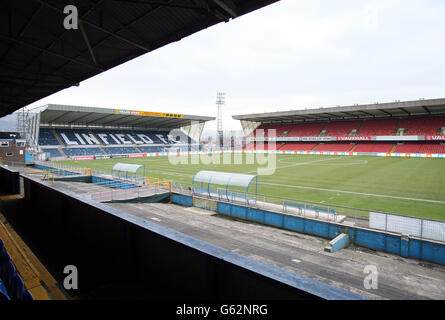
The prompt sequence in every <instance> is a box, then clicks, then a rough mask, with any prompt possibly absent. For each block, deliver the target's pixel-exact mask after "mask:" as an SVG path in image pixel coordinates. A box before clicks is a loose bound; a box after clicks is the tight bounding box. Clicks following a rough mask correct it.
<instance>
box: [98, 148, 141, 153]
mask: <svg viewBox="0 0 445 320" xmlns="http://www.w3.org/2000/svg"><path fill="white" fill-rule="evenodd" d="M104 150H105V152H107V153H108V154H129V153H139V151H138V150H136V148H134V147H106V148H104Z"/></svg>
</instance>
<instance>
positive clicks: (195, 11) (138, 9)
mask: <svg viewBox="0 0 445 320" xmlns="http://www.w3.org/2000/svg"><path fill="white" fill-rule="evenodd" d="M276 1H278V0H208V1H207V0H158V1H148V0H147V1H144V0H140V1H135V0H134V1H132V0H129V1H124V0H107V1H105V0H88V1H86V0H77V1H75V4H76V7H77V9H78V13H79V17H80V21H81V26H82V27H83V30H84V31H85V34H86V38H85V37H84V35H83V33H82V28H79V29H77V30H66V29H65V28H64V27H63V20H64V18H65V17H66V15H65V14H64V13H63V8H64V7H65V6H66V5H67V4H69V3H70V2H69V1H68V2H67V1H61V0H46V1H43V0H33V1H31V0H4V1H2V10H0V116H4V115H7V114H9V113H11V112H13V111H15V110H17V109H20V108H21V107H23V106H26V105H28V104H30V103H32V102H34V101H37V100H39V99H42V98H44V97H46V96H48V95H50V94H53V93H55V92H57V91H60V90H62V89H65V88H69V87H71V86H73V85H76V84H77V83H79V82H81V81H84V80H86V79H88V78H90V77H92V76H95V75H97V74H99V73H101V72H103V71H105V70H108V69H110V68H113V67H115V66H117V65H119V64H122V63H124V62H126V61H129V60H131V59H133V58H135V57H138V56H140V55H142V54H145V53H147V52H150V51H152V50H155V49H157V48H159V47H162V46H164V45H166V44H168V43H171V42H174V41H178V40H180V39H181V38H184V37H186V36H188V35H191V34H193V33H195V32H197V31H200V30H202V29H205V28H208V27H210V26H212V25H214V24H217V23H220V22H222V21H228V20H229V19H231V18H233V17H236V16H240V15H243V14H246V13H248V12H250V11H253V10H256V9H258V8H261V7H263V6H266V5H268V4H271V3H273V2H276Z"/></svg>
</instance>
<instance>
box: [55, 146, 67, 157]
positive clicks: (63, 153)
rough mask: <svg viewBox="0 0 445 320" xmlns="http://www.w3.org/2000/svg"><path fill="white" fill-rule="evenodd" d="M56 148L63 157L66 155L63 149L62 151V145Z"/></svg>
mask: <svg viewBox="0 0 445 320" xmlns="http://www.w3.org/2000/svg"><path fill="white" fill-rule="evenodd" d="M57 150H59V152H60V154H61V155H62V156H64V157H68V156H67V155H66V153H65V151H63V149H62V147H58V148H57Z"/></svg>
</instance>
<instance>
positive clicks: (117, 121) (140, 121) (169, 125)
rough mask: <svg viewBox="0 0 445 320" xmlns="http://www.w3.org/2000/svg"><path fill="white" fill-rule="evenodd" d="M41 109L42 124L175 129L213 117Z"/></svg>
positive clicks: (58, 106) (98, 109)
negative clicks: (178, 116)
mask: <svg viewBox="0 0 445 320" xmlns="http://www.w3.org/2000/svg"><path fill="white" fill-rule="evenodd" d="M37 109H41V112H40V123H41V124H42V125H71V126H75V125H78V126H109V127H135V128H149V129H151V128H165V129H175V128H179V127H182V126H186V125H190V124H191V122H192V121H198V122H205V121H210V120H214V119H215V118H214V117H203V116H193V115H180V116H181V117H180V118H177V117H174V116H172V117H163V116H141V115H128V114H117V113H116V109H105V108H93V107H81V106H66V105H47V106H45V107H43V108H37Z"/></svg>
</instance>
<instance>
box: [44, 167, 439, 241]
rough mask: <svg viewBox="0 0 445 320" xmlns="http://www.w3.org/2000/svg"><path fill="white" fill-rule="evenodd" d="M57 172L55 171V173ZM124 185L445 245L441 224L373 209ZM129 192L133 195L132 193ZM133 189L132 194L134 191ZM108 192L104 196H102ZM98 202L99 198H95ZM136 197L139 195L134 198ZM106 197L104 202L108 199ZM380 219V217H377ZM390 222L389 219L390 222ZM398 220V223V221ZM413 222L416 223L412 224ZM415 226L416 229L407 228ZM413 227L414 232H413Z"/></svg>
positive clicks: (144, 182)
mask: <svg viewBox="0 0 445 320" xmlns="http://www.w3.org/2000/svg"><path fill="white" fill-rule="evenodd" d="M42 165H45V166H47V167H54V168H55V169H58V170H65V171H71V172H78V173H79V174H85V172H86V171H85V170H86V168H79V167H72V166H67V165H62V164H60V163H53V162H51V161H46V162H43V163H42ZM56 173H57V172H56ZM91 174H92V175H96V176H104V177H107V176H108V177H110V174H109V173H107V172H106V171H101V170H95V169H94V170H92V171H91ZM125 181H126V182H129V183H133V184H135V185H138V186H140V187H143V186H151V187H153V186H154V185H155V186H156V188H161V187H163V188H164V189H168V190H169V191H170V192H172V191H174V192H178V193H181V194H186V195H191V196H197V197H204V198H209V199H215V200H218V201H223V202H228V203H233V204H240V205H244V206H248V207H252V208H257V209H263V210H270V211H274V212H281V213H285V214H291V215H298V216H303V217H310V218H315V219H321V220H324V221H333V222H337V223H342V224H345V225H349V226H358V227H362V228H368V229H371V230H379V231H386V232H392V233H396V234H405V235H411V236H416V237H418V238H422V239H423V238H424V239H433V240H436V241H442V242H445V221H438V220H432V219H422V218H414V217H410V216H404V215H400V214H393V213H388V212H381V211H375V210H367V209H359V208H354V207H348V206H341V205H331V204H324V203H318V202H312V201H306V200H299V199H292V198H285V197H278V196H271V195H262V194H256V195H249V194H247V193H246V192H242V191H233V190H226V189H210V190H208V189H207V188H203V189H201V188H196V187H195V188H194V189H192V187H191V186H190V185H187V184H184V183H181V182H178V181H170V180H163V179H158V178H152V177H140V176H139V177H133V178H127V179H125ZM131 190H133V193H132V191H131ZM134 190H136V191H134ZM142 190H143V189H140V188H135V189H129V190H127V189H124V190H111V191H106V192H103V194H104V195H103V197H108V198H110V197H111V200H114V199H115V200H118V199H119V197H124V198H125V197H126V196H128V194H133V196H134V192H143V191H142ZM107 193H108V196H106V194H107ZM97 197H98V199H100V197H101V196H100V195H97ZM137 197H140V194H139V195H138V196H137ZM108 198H107V199H108ZM378 215H380V217H385V218H384V219H386V220H385V221H388V218H389V220H390V221H399V223H389V224H388V223H383V224H382V223H381V222H380V224H379V223H375V221H374V220H373V219H370V217H371V216H372V217H373V218H375V217H376V216H378ZM381 219H383V218H381ZM391 219H392V220H391ZM400 221H402V222H400ZM413 221H416V222H413ZM410 223H411V224H415V225H416V227H413V226H410ZM413 228H414V229H413Z"/></svg>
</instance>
